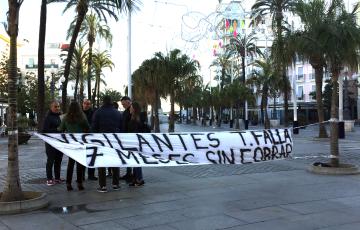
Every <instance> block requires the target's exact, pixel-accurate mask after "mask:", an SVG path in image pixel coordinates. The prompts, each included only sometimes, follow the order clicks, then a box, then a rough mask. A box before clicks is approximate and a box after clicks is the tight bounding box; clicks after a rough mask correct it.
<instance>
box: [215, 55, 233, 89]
mask: <svg viewBox="0 0 360 230" xmlns="http://www.w3.org/2000/svg"><path fill="white" fill-rule="evenodd" d="M232 55H233V53H232V52H231V51H230V50H228V49H225V50H224V52H223V53H221V54H220V55H219V56H217V57H216V59H215V60H214V61H213V62H212V63H211V65H210V66H217V67H219V68H220V69H221V72H220V76H218V77H219V81H220V89H222V88H224V85H225V84H229V83H230V75H229V74H228V73H227V71H228V70H229V69H230V67H231V62H232V61H231V58H232Z"/></svg>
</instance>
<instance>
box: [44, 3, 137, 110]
mask: <svg viewBox="0 0 360 230" xmlns="http://www.w3.org/2000/svg"><path fill="white" fill-rule="evenodd" d="M49 2H67V5H66V6H65V9H64V12H65V11H67V10H69V9H71V8H72V7H76V23H75V27H74V30H73V33H72V37H71V40H70V47H69V51H68V56H67V58H66V63H65V69H64V78H65V80H64V82H63V86H62V87H63V89H62V95H61V105H62V109H63V110H64V109H65V108H66V100H67V84H68V81H69V74H70V67H71V60H72V58H73V54H74V50H75V43H76V40H77V37H78V35H79V32H80V28H81V25H82V22H83V21H84V19H85V16H86V13H87V12H88V10H89V9H91V10H92V11H93V12H94V13H95V14H96V15H97V16H98V17H99V18H100V19H102V20H104V21H105V22H106V17H105V14H108V15H109V16H110V17H113V18H114V19H115V20H117V19H118V17H117V14H116V9H117V10H119V11H120V12H121V11H132V10H134V9H137V5H136V3H137V2H138V1H137V0H49Z"/></svg>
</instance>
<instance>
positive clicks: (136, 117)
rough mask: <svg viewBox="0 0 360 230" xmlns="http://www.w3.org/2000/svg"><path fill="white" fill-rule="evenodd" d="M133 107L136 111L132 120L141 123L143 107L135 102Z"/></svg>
mask: <svg viewBox="0 0 360 230" xmlns="http://www.w3.org/2000/svg"><path fill="white" fill-rule="evenodd" d="M131 106H132V107H133V109H134V113H133V114H131V120H136V121H140V112H141V107H140V104H139V103H137V102H136V101H133V102H132V103H131Z"/></svg>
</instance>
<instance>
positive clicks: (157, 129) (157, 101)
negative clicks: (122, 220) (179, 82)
mask: <svg viewBox="0 0 360 230" xmlns="http://www.w3.org/2000/svg"><path fill="white" fill-rule="evenodd" d="M154 107H155V108H154V110H155V111H154V112H155V117H154V128H155V129H154V131H155V133H159V132H160V122H159V92H158V90H155V106H154Z"/></svg>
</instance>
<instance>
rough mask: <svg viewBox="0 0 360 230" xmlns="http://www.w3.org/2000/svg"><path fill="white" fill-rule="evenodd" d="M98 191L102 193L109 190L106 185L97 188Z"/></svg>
mask: <svg viewBox="0 0 360 230" xmlns="http://www.w3.org/2000/svg"><path fill="white" fill-rule="evenodd" d="M96 190H97V191H98V192H102V193H105V192H107V188H106V187H105V186H104V187H99V188H97V189H96Z"/></svg>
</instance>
